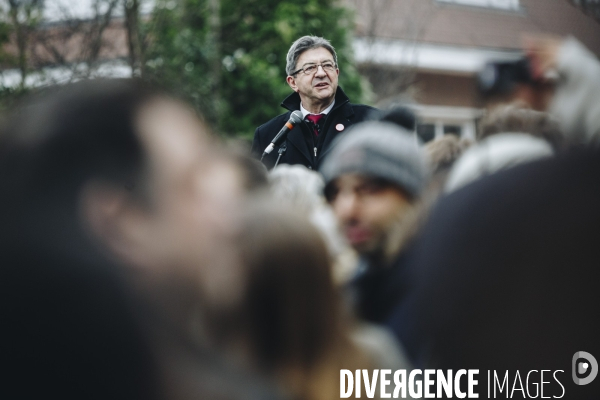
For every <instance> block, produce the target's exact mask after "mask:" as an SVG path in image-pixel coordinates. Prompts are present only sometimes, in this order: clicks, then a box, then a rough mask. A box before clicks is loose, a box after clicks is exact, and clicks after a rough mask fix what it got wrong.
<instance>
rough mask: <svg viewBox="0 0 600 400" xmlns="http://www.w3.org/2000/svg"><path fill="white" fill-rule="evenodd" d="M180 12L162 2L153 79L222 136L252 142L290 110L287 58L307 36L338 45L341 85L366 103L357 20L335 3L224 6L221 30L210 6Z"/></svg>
mask: <svg viewBox="0 0 600 400" xmlns="http://www.w3.org/2000/svg"><path fill="white" fill-rule="evenodd" d="M174 5H175V3H174V2H173V1H171V2H167V1H164V2H159V4H158V7H157V9H156V10H155V12H154V14H153V17H152V20H151V21H150V24H151V30H152V32H151V33H150V37H151V38H152V40H151V44H150V47H149V49H148V57H147V59H148V60H149V61H148V62H147V65H146V71H145V76H146V77H149V78H150V79H152V80H155V81H157V82H159V83H161V84H162V85H163V86H166V87H169V88H172V89H176V90H177V91H179V92H180V93H181V94H183V95H184V96H185V97H187V98H188V99H190V100H191V101H192V102H193V104H194V105H195V106H196V107H197V108H198V109H199V110H200V111H201V112H202V113H203V114H204V115H205V116H206V118H207V120H208V121H209V122H210V123H211V125H213V127H214V128H215V130H217V131H218V132H220V133H224V134H229V135H241V136H245V137H250V136H251V135H252V134H253V132H254V129H255V128H256V127H257V126H258V125H260V124H262V123H264V122H266V121H267V120H269V119H271V118H272V117H274V116H276V115H278V114H281V113H282V112H283V111H284V110H283V109H282V108H281V107H280V106H279V105H280V103H281V101H282V100H283V99H284V98H285V97H286V96H287V95H288V94H290V93H291V89H290V88H289V86H288V85H287V84H286V83H285V78H286V73H285V57H286V54H287V51H288V49H289V47H290V45H291V44H292V42H293V41H294V40H296V39H297V38H299V37H300V36H303V35H308V34H310V35H317V36H323V37H325V38H327V39H329V40H330V41H331V43H332V44H333V45H334V46H335V48H336V51H337V53H338V58H339V65H340V80H339V81H340V86H341V87H343V88H344V91H345V92H346V93H347V94H348V96H349V97H350V98H351V99H352V100H353V101H354V102H359V101H361V100H362V90H361V78H360V76H359V74H358V72H357V71H356V69H355V68H354V67H353V66H352V64H351V63H350V59H349V58H350V45H351V42H350V36H349V33H350V32H351V31H352V16H351V14H350V13H349V11H348V10H346V9H344V8H342V7H341V6H339V5H338V4H337V2H336V1H335V0H287V1H281V0H220V13H219V20H220V21H218V22H219V24H217V25H215V23H214V19H213V20H211V9H210V4H209V0H182V1H180V2H179V3H178V5H177V6H176V7H174ZM211 21H212V24H211ZM215 26H220V29H218V32H217V33H216V34H215V29H214V27H215Z"/></svg>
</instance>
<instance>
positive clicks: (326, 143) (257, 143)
mask: <svg viewBox="0 0 600 400" xmlns="http://www.w3.org/2000/svg"><path fill="white" fill-rule="evenodd" d="M281 106H282V107H283V108H286V109H288V110H289V111H288V112H286V113H284V114H281V115H279V116H277V117H275V118H273V119H272V120H270V121H269V122H267V123H265V124H263V125H261V126H259V127H258V128H256V132H254V141H253V142H252V154H254V156H255V157H257V158H258V159H260V157H261V155H262V153H263V151H264V150H265V148H266V147H267V146H268V145H269V143H271V140H273V138H274V137H275V135H277V133H278V132H279V130H280V129H281V128H282V127H283V126H284V125H285V123H286V122H287V121H288V120H289V119H290V115H291V114H292V111H295V110H300V95H299V94H298V93H292V94H291V95H289V96H288V97H287V98H286V99H285V100H284V101H283V103H281ZM373 110H375V108H373V107H370V106H366V105H362V104H350V101H349V99H348V96H346V94H345V93H344V91H343V90H342V89H341V88H340V87H338V88H337V91H336V94H335V105H334V106H333V109H332V110H331V111H330V112H329V114H327V117H326V118H325V123H324V124H323V125H322V126H323V128H322V129H321V134H320V135H319V136H318V138H316V137H315V135H314V133H313V132H312V130H311V128H310V127H309V126H308V124H307V123H306V122H304V121H303V122H301V123H300V124H298V125H296V126H295V127H294V129H292V130H291V131H290V132H289V133H288V136H287V140H286V145H287V150H286V152H285V154H283V156H282V157H281V160H280V161H279V163H280V164H301V165H304V166H305V167H307V168H310V169H314V170H317V169H319V166H320V165H321V161H322V160H323V157H325V156H326V155H327V153H328V152H329V151H330V150H331V143H332V141H333V139H335V138H336V137H337V136H338V135H339V134H340V133H344V132H345V131H346V129H348V127H349V126H351V125H353V124H356V123H359V122H362V121H364V120H365V119H367V116H368V115H369V114H370V113H371V112H372V111H373ZM340 124H341V125H340ZM336 126H338V127H340V128H341V126H343V128H342V131H339V130H338V129H337V128H336ZM315 148H316V151H315ZM278 150H279V149H278V148H275V150H273V151H272V152H271V154H269V155H267V156H266V157H265V158H264V160H263V164H265V165H266V166H267V168H269V169H271V168H273V166H274V165H275V162H276V161H277V157H278V156H279V154H278ZM315 153H316V155H315Z"/></svg>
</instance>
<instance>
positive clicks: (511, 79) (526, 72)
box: [477, 57, 535, 97]
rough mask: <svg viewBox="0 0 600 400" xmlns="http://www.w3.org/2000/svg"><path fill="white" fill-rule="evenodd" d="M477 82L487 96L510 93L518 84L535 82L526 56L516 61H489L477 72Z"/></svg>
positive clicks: (482, 92)
mask: <svg viewBox="0 0 600 400" xmlns="http://www.w3.org/2000/svg"><path fill="white" fill-rule="evenodd" d="M477 83H478V87H479V90H480V92H481V94H482V95H483V96H485V97H489V96H494V95H506V94H509V93H510V92H511V91H512V90H513V89H514V88H515V86H516V84H533V83H535V81H534V79H533V75H532V73H531V65H530V63H529V60H528V59H527V58H525V57H523V58H520V59H518V60H515V61H504V62H488V63H486V64H485V66H484V67H483V69H482V70H481V71H479V73H478V74H477Z"/></svg>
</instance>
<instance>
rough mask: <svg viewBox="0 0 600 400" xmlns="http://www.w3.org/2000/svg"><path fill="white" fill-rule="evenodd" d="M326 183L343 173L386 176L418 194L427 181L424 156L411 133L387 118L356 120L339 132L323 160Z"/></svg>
mask: <svg viewBox="0 0 600 400" xmlns="http://www.w3.org/2000/svg"><path fill="white" fill-rule="evenodd" d="M321 173H322V174H323V177H324V178H325V184H326V185H328V184H329V183H331V181H333V180H334V179H336V178H337V177H339V176H340V175H343V174H349V173H357V174H362V175H369V176H374V177H377V178H383V179H386V180H388V181H390V182H392V183H396V184H398V185H399V186H400V187H402V188H403V189H404V190H406V191H407V192H408V193H409V194H410V195H411V196H413V197H417V196H418V195H419V194H420V193H421V191H422V189H423V187H424V186H425V184H426V181H427V177H428V172H427V167H426V163H425V157H424V154H423V153H422V150H421V149H420V148H419V145H418V144H417V141H416V140H415V138H414V136H413V134H411V133H410V132H408V131H406V130H405V129H402V128H400V127H399V126H398V125H396V124H393V123H390V122H378V121H369V122H362V123H360V124H356V125H354V126H352V127H351V129H349V131H348V132H347V133H346V134H345V135H342V136H341V137H340V138H339V139H338V140H337V141H336V144H335V145H334V146H333V150H332V151H331V153H330V154H329V155H328V156H327V158H326V159H325V160H324V162H323V166H322V168H321Z"/></svg>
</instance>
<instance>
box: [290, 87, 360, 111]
mask: <svg viewBox="0 0 600 400" xmlns="http://www.w3.org/2000/svg"><path fill="white" fill-rule="evenodd" d="M349 101H350V99H349V98H348V96H346V93H344V91H343V90H342V88H341V87H339V86H338V88H337V90H336V92H335V105H334V106H333V109H332V110H331V111H333V110H335V109H337V108H339V107H341V106H343V105H344V104H346V103H348V102H349ZM281 107H283V108H285V109H287V110H290V111H295V110H299V109H300V95H299V94H298V93H296V92H294V93H292V94H290V95H289V96H288V97H286V98H285V100H283V102H282V103H281Z"/></svg>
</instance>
